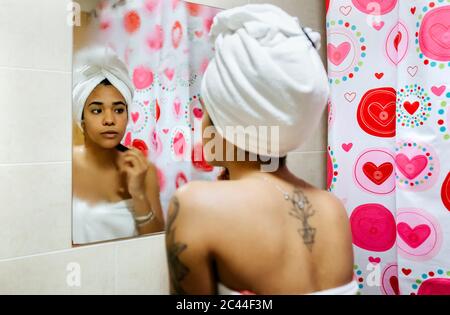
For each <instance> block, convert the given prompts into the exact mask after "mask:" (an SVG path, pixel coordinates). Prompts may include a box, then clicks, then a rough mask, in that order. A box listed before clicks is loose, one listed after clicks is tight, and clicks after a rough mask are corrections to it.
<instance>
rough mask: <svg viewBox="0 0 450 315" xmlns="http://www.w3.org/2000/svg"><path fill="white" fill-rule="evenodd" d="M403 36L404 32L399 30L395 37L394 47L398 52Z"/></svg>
mask: <svg viewBox="0 0 450 315" xmlns="http://www.w3.org/2000/svg"><path fill="white" fill-rule="evenodd" d="M402 36H403V35H402V32H398V33H397V36H395V39H394V47H395V50H396V51H397V52H398V45H400V43H401V41H402Z"/></svg>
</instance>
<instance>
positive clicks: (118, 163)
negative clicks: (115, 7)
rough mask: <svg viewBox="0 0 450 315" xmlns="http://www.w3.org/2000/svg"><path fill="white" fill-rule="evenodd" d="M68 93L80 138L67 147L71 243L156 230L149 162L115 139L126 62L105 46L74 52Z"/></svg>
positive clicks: (157, 209) (125, 93) (126, 98)
mask: <svg viewBox="0 0 450 315" xmlns="http://www.w3.org/2000/svg"><path fill="white" fill-rule="evenodd" d="M73 96H74V99H73V107H74V113H73V116H74V119H75V120H76V122H77V125H78V126H79V127H80V128H81V129H82V130H83V134H84V144H83V145H80V146H75V147H74V148H73V242H74V244H86V243H92V242H99V241H107V240H112V239H118V238H127V237H132V236H137V235H141V234H148V233H153V232H159V231H162V230H163V229H164V219H163V215H162V211H161V204H160V200H159V186H158V180H157V174H156V169H155V166H154V165H153V164H151V163H149V162H148V161H147V159H146V157H145V156H144V154H143V153H142V152H141V151H139V150H138V149H136V148H125V147H123V146H121V145H120V142H121V140H122V139H123V137H124V135H125V131H126V127H127V123H128V119H129V115H128V106H129V105H130V104H131V102H132V97H133V85H132V83H131V82H130V79H129V78H128V72H127V69H126V66H125V65H124V64H123V63H122V62H121V61H120V60H119V59H118V58H117V57H116V56H115V55H114V53H113V52H112V51H111V50H109V49H104V48H95V49H89V50H88V51H84V52H82V53H80V55H79V56H78V61H77V68H76V69H75V75H74V89H73ZM119 149H120V150H119Z"/></svg>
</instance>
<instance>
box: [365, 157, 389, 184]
mask: <svg viewBox="0 0 450 315" xmlns="http://www.w3.org/2000/svg"><path fill="white" fill-rule="evenodd" d="M393 171H394V166H393V165H392V163H389V162H386V163H383V164H381V165H380V166H376V165H375V164H374V163H372V162H367V163H366V164H364V166H363V172H364V174H365V175H366V176H367V178H369V179H370V180H371V181H372V182H374V183H375V184H376V185H381V184H383V183H384V182H385V181H386V180H387V179H388V178H389V177H390V176H391V174H392V172H393Z"/></svg>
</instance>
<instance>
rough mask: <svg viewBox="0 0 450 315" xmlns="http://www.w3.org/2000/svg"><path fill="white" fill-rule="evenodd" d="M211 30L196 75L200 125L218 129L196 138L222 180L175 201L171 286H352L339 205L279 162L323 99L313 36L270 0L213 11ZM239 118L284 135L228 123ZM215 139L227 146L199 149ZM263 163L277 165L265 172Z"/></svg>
mask: <svg viewBox="0 0 450 315" xmlns="http://www.w3.org/2000/svg"><path fill="white" fill-rule="evenodd" d="M211 36H212V39H213V40H214V41H215V48H216V52H215V57H214V59H213V60H212V61H211V63H210V65H209V67H208V69H207V71H206V73H205V76H204V79H203V85H202V96H203V101H204V112H205V115H204V118H203V129H204V131H208V130H209V129H211V128H213V130H214V131H216V134H217V135H216V136H215V137H214V136H212V137H206V136H205V134H207V133H205V132H204V139H203V141H204V145H205V155H206V158H207V160H208V161H211V163H212V164H213V165H215V166H221V167H224V168H225V170H226V173H227V175H228V176H227V177H226V176H225V177H226V178H228V180H222V181H218V182H214V183H210V182H192V183H189V184H188V185H186V186H184V187H182V188H181V189H179V190H178V191H177V192H176V193H175V195H174V197H173V198H172V201H171V203H170V207H169V214H168V221H167V227H166V231H167V235H166V247H167V255H168V264H169V271H170V283H171V291H172V293H176V294H216V293H219V294H239V293H244V294H245V293H248V294H307V293H317V294H356V292H357V284H356V282H355V281H353V251H352V240H351V233H350V228H349V223H348V217H347V213H346V211H345V209H344V207H343V205H342V204H341V202H340V201H339V200H338V199H337V198H335V197H334V196H333V195H332V194H330V193H328V192H325V191H322V190H320V189H318V188H316V187H314V186H313V185H311V184H309V183H307V182H306V181H305V180H302V179H300V178H297V177H296V176H294V175H293V174H292V173H291V172H290V171H289V170H288V168H287V167H286V156H287V153H288V152H290V151H292V150H295V149H296V148H298V147H299V146H300V145H301V144H303V143H304V142H305V141H306V140H307V138H308V137H309V135H310V134H311V133H312V132H313V131H314V129H315V128H316V127H317V125H318V122H319V120H320V117H321V115H322V113H323V110H324V109H325V106H326V103H327V97H328V94H329V88H328V81H327V76H326V72H325V69H324V67H323V65H322V62H321V60H320V57H319V56H318V54H317V52H316V49H314V48H319V43H320V35H319V34H318V33H315V32H312V31H311V30H309V29H302V28H301V27H300V26H299V23H298V20H297V19H294V18H292V17H290V16H289V15H288V14H286V13H285V12H284V11H282V10H281V9H279V8H277V7H274V6H272V5H248V6H244V7H239V8H235V9H231V10H228V11H224V12H221V13H219V15H218V16H217V17H216V18H215V20H214V24H213V27H212V30H211ZM237 126H243V127H252V126H253V127H267V126H270V127H274V128H275V130H276V131H278V132H279V134H278V136H277V134H276V133H274V135H272V133H270V132H269V133H268V134H270V136H269V135H268V134H264V133H261V134H258V135H257V136H255V134H252V133H251V132H250V130H251V128H249V129H247V130H245V128H241V129H239V128H234V129H233V128H231V131H230V132H229V133H227V132H225V130H226V128H227V127H237ZM239 137H241V139H242V138H243V139H245V140H247V141H244V142H240V141H238V140H236V138H239ZM211 141H214V142H215V143H223V144H226V145H229V146H230V147H231V151H230V150H228V151H225V153H223V154H222V153H220V152H221V150H220V149H217V148H214V149H215V150H214V149H211V150H206V148H207V147H209V145H210V144H211ZM270 148H275V150H268V149H270ZM230 152H231V153H232V154H231V157H233V159H226V154H227V153H228V154H229V153H230ZM238 154H243V155H244V156H245V161H241V160H239V159H237V156H238ZM255 156H256V157H257V159H256V160H251V159H250V157H255ZM267 157H270V158H271V159H270V160H269V161H267ZM270 164H271V165H272V166H273V165H276V164H278V167H277V168H276V169H275V170H273V171H272V172H270V173H266V172H263V171H262V168H264V167H269V165H270ZM272 166H270V167H272ZM225 177H224V178H225Z"/></svg>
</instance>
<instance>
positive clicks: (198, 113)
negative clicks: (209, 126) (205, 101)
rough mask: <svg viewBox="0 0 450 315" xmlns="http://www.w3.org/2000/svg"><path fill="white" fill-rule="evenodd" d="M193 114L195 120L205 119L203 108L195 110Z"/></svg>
mask: <svg viewBox="0 0 450 315" xmlns="http://www.w3.org/2000/svg"><path fill="white" fill-rule="evenodd" d="M192 112H193V114H194V116H195V118H197V119H202V118H203V110H202V109H201V108H198V107H196V108H194V109H193V111H192Z"/></svg>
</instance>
